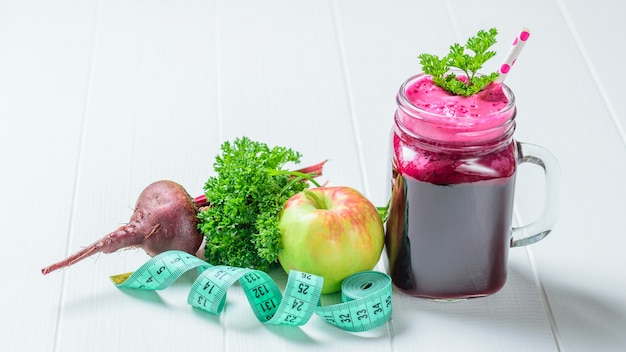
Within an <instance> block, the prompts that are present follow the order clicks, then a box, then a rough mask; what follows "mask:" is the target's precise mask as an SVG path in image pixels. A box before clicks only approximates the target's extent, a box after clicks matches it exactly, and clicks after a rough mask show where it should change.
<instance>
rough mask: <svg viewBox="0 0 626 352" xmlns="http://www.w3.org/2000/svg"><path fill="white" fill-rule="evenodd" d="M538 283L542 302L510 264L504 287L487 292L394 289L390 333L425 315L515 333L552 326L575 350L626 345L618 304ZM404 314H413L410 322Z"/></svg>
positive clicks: (536, 290) (399, 331)
mask: <svg viewBox="0 0 626 352" xmlns="http://www.w3.org/2000/svg"><path fill="white" fill-rule="evenodd" d="M543 285H544V287H547V289H546V292H547V294H548V300H549V301H548V302H547V304H546V300H545V299H544V293H543V292H542V289H541V288H540V287H538V286H537V285H536V283H535V280H534V278H531V277H528V276H527V274H525V273H523V272H522V271H521V270H518V269H517V268H515V267H514V266H512V267H509V277H508V280H507V283H506V285H505V287H504V288H503V289H502V290H501V291H500V292H498V293H496V294H494V295H491V296H488V297H482V298H474V299H470V300H463V301H456V302H437V301H431V300H427V299H423V298H415V297H411V296H408V295H406V294H403V293H401V292H400V291H398V290H396V289H394V296H393V297H394V316H393V334H394V335H398V334H402V333H403V331H405V330H413V331H414V330H415V328H414V327H411V328H409V326H408V324H411V325H413V324H419V323H420V321H422V322H424V323H427V321H426V320H421V319H420V318H419V317H420V315H424V314H426V315H428V316H430V317H435V319H437V318H441V317H443V318H445V319H446V320H448V321H449V319H448V318H450V319H456V320H457V321H456V322H457V323H459V322H464V321H466V322H467V323H468V324H470V323H471V324H484V325H485V326H484V328H485V329H499V328H502V327H508V328H510V329H514V330H516V331H519V332H520V334H530V335H531V336H528V337H529V338H532V337H533V336H534V335H533V333H535V334H544V335H545V333H546V331H548V332H550V331H551V333H552V334H553V335H556V337H555V341H554V342H555V345H556V344H558V343H560V344H562V345H567V346H570V345H571V347H573V346H575V347H576V348H575V349H576V350H585V346H588V347H589V348H591V349H593V350H602V347H603V346H605V347H606V346H612V347H613V348H614V347H615V346H617V345H620V346H626V337H625V334H624V330H623V329H624V327H625V326H626V312H625V311H624V310H623V308H622V307H621V306H623V304H622V305H621V306H618V305H617V304H611V302H607V301H604V300H602V299H599V298H597V297H594V296H592V295H591V294H589V293H587V292H580V291H577V290H575V289H572V288H569V287H564V286H562V285H559V284H556V283H551V282H544V283H543ZM396 312H397V313H396ZM402 312H407V313H408V314H403V313H402ZM553 313H555V315H556V317H554V318H553V317H552V314H553ZM405 317H409V318H411V317H413V318H415V317H416V319H412V320H411V321H409V320H408V319H405ZM428 319H430V318H428ZM554 323H556V326H554V325H555V324H554Z"/></svg>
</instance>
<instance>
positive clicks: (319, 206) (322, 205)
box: [304, 189, 328, 209]
mask: <svg viewBox="0 0 626 352" xmlns="http://www.w3.org/2000/svg"><path fill="white" fill-rule="evenodd" d="M304 195H305V196H306V197H307V198H309V199H310V200H312V201H313V202H315V205H316V208H317V209H328V205H327V204H326V202H325V201H324V200H323V199H322V198H320V197H319V196H318V195H317V194H315V192H312V191H311V190H309V189H305V190H304Z"/></svg>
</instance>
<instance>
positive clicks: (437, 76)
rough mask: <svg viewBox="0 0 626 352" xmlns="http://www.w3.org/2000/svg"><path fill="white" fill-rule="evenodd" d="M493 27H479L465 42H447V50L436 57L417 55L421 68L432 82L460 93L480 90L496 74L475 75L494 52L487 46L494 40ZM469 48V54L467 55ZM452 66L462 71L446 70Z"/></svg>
mask: <svg viewBox="0 0 626 352" xmlns="http://www.w3.org/2000/svg"><path fill="white" fill-rule="evenodd" d="M497 34H498V31H497V29H495V28H491V29H489V30H488V31H485V30H480V31H478V33H477V34H476V35H475V36H473V37H470V38H469V39H468V40H467V43H466V44H465V46H463V45H461V44H458V43H455V44H453V45H451V46H450V52H449V53H448V54H447V55H446V56H444V57H442V58H440V57H439V56H437V55H433V54H421V55H419V56H418V58H419V59H420V64H421V65H422V70H423V71H424V73H426V74H429V75H431V76H432V78H433V82H434V83H435V84H436V85H438V86H439V87H441V88H443V89H445V90H446V91H448V92H450V93H452V94H456V95H462V96H470V95H472V94H476V93H478V92H480V91H481V90H482V89H483V88H484V87H485V86H486V85H488V84H489V83H491V82H493V80H495V79H496V78H497V77H498V73H497V72H493V73H490V74H488V75H482V76H481V75H476V73H477V72H478V71H479V70H480V69H481V68H482V67H483V65H484V64H485V63H486V62H487V61H488V60H489V59H491V58H492V57H494V56H495V55H496V53H495V51H491V50H489V48H491V47H492V46H493V45H494V44H495V43H496V35H497ZM468 52H472V53H473V55H470V53H468ZM451 68H456V69H458V70H461V71H462V72H463V73H464V76H463V77H457V76H456V75H455V74H454V73H452V72H450V69H451Z"/></svg>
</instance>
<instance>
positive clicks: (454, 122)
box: [394, 71, 517, 146]
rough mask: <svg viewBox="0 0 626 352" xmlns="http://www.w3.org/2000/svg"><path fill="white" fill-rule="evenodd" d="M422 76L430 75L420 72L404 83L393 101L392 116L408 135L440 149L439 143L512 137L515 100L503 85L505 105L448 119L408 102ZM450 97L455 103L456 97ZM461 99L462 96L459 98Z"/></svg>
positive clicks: (471, 142) (478, 142)
mask: <svg viewBox="0 0 626 352" xmlns="http://www.w3.org/2000/svg"><path fill="white" fill-rule="evenodd" d="M452 72H454V73H457V72H456V71H452ZM425 77H430V75H428V74H426V73H419V74H417V75H414V76H412V77H410V78H409V79H407V80H406V81H404V83H403V84H402V85H401V86H400V90H399V92H398V95H397V98H396V100H397V104H398V109H397V110H396V113H395V118H394V119H395V124H396V126H397V127H398V128H400V129H401V130H402V131H403V133H405V134H406V135H407V136H411V137H412V138H416V139H419V140H421V141H427V142H428V143H432V144H434V145H439V146H440V145H442V143H443V144H445V145H448V146H455V145H456V146H467V145H485V144H489V143H492V142H494V141H497V140H503V138H504V140H506V139H507V138H510V137H511V136H512V134H513V131H514V130H515V116H516V115H517V110H516V108H515V97H514V95H513V92H512V91H511V89H510V88H509V87H508V86H506V85H504V84H502V91H503V94H505V96H506V97H507V99H508V101H507V103H506V105H505V106H503V107H494V108H493V110H491V111H489V112H488V113H485V114H482V115H481V116H480V117H478V116H477V115H474V116H471V115H470V116H450V115H446V114H445V113H442V114H438V113H436V112H432V111H428V110H425V109H423V108H421V107H419V106H417V105H416V104H414V103H412V102H411V101H410V100H409V97H408V94H407V92H408V90H409V88H410V87H411V86H412V85H413V84H415V83H416V82H418V81H420V80H423V79H424V78H425ZM450 97H451V99H452V100H456V97H455V96H453V95H450ZM463 98H465V97H460V99H463ZM444 100H445V98H444ZM468 102H469V100H468ZM450 103H453V101H450Z"/></svg>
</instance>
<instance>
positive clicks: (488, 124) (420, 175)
mask: <svg viewBox="0 0 626 352" xmlns="http://www.w3.org/2000/svg"><path fill="white" fill-rule="evenodd" d="M405 97H406V99H407V100H408V102H407V103H409V104H410V106H411V108H415V109H414V110H413V111H412V113H407V111H406V109H399V110H398V116H397V117H398V120H397V123H398V124H401V125H403V127H404V128H405V129H406V130H409V131H413V132H415V134H417V135H419V136H420V137H419V138H420V139H424V140H426V141H427V142H428V144H427V145H425V146H424V149H419V153H416V150H415V149H416V148H419V147H417V146H415V145H414V146H409V145H407V144H406V143H405V142H404V141H402V140H401V139H400V136H398V134H396V135H395V136H394V148H395V152H396V156H397V160H396V162H397V165H396V167H397V168H398V171H400V172H401V173H403V174H405V175H407V176H410V177H413V178H415V179H417V180H420V181H426V182H431V183H434V184H457V183H464V182H474V181H480V180H487V179H494V178H502V177H508V176H511V175H512V174H513V173H514V172H515V157H514V149H513V148H514V147H513V145H512V144H511V145H509V146H508V147H507V148H505V149H504V150H502V151H499V152H497V153H493V152H491V153H486V154H485V155H484V156H483V157H475V158H471V159H468V158H465V157H463V155H461V154H459V155H454V152H449V151H448V152H446V153H443V151H444V149H443V148H440V145H441V142H443V143H445V144H448V145H453V146H461V147H462V146H464V145H465V144H470V143H471V144H477V143H478V144H481V143H483V142H484V143H487V144H488V143H489V142H488V141H489V140H491V139H494V138H497V137H498V136H500V135H502V134H503V131H504V130H505V129H507V128H509V127H510V124H507V121H510V123H513V122H512V121H513V118H514V116H515V109H514V108H510V107H511V106H512V102H511V101H510V100H509V98H507V96H506V94H505V93H504V91H503V89H502V86H501V85H498V84H492V85H490V86H488V87H486V88H485V89H484V90H483V91H481V92H479V93H478V94H475V95H472V96H469V97H462V96H457V95H453V94H450V93H448V92H446V91H445V90H443V89H442V88H440V87H438V86H436V85H435V84H434V83H433V81H432V79H431V78H430V77H429V76H426V77H424V78H422V79H420V80H418V81H416V82H414V83H413V84H411V85H409V86H408V87H407V88H406V90H405ZM416 111H418V113H417V114H416ZM503 126H504V127H503ZM486 149H488V148H485V150H486ZM478 154H480V153H478ZM435 170H436V172H435Z"/></svg>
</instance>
